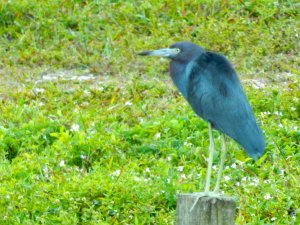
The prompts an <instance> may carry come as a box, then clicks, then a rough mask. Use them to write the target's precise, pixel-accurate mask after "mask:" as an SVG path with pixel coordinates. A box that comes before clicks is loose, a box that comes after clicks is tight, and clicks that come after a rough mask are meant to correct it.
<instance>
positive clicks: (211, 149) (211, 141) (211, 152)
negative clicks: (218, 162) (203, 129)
mask: <svg viewBox="0 0 300 225" xmlns="http://www.w3.org/2000/svg"><path fill="white" fill-rule="evenodd" d="M208 134H209V156H208V167H207V171H206V182H205V189H204V193H197V194H198V197H197V199H196V200H195V202H194V204H193V205H192V207H191V208H190V212H192V211H193V209H194V208H195V206H196V204H197V202H198V201H199V199H200V198H202V197H210V196H211V197H214V194H213V193H210V192H209V186H210V178H211V168H212V162H213V156H214V150H215V145H214V139H213V135H212V129H211V124H210V123H208ZM216 197H218V196H216Z"/></svg>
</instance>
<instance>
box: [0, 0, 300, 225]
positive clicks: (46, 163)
mask: <svg viewBox="0 0 300 225" xmlns="http://www.w3.org/2000/svg"><path fill="white" fill-rule="evenodd" d="M299 27H300V4H299V2H298V1H296V0H294V1H271V0H258V1H250V0H248V1H243V0H239V1H238V0H227V1H226V0H222V1H208V0H202V1H196V0H190V1H180V0H176V1H170V0H163V1H158V0H151V1H133V0H127V1H118V0H111V1H108V0H101V1H99V0H93V1H92V0H90V1H84V0H81V1H80V0H74V1H70V0H65V1H58V0H51V1H50V0H44V1H38V0H31V1H30V0H15V1H0V224H1V225H14V224H24V225H27V224H28V225H29V224H30V225H31V224H49V225H50V224H70V225H71V224H101V225H106V224H114V225H117V224H122V225H125V224H128V225H129V224H130V225H132V224H134V225H142V224H153V225H154V224H158V225H164V224H174V223H175V210H176V194H177V193H187V192H197V191H199V190H203V188H204V180H205V173H206V167H207V163H206V157H207V151H208V127H207V124H206V123H205V122H204V121H203V120H201V119H199V118H198V117H197V116H196V115H195V114H194V113H193V111H192V110H191V108H190V107H189V105H188V104H187V103H186V102H185V100H184V99H183V97H182V96H181V95H180V94H179V93H178V92H177V90H176V89H175V87H174V85H173V84H172V82H171V80H170V77H169V76H168V73H167V66H168V61H167V60H161V59H158V58H143V57H139V56H137V54H136V53H137V52H139V51H142V50H147V49H155V48H163V47H168V46H169V45H171V44H172V43H174V42H176V41H182V40H189V41H192V42H195V43H197V44H199V45H201V46H203V47H204V48H206V49H209V50H212V51H216V52H221V53H222V54H224V55H226V56H227V57H228V58H229V59H230V61H231V62H232V64H233V65H234V67H235V68H236V70H237V72H238V74H239V76H240V79H241V82H242V84H243V86H244V88H245V91H246V93H247V97H248V100H249V102H250V104H251V105H252V107H253V111H254V113H255V115H256V118H257V120H258V122H259V124H260V125H261V128H262V129H263V131H264V134H265V138H266V142H267V147H266V150H265V154H264V155H263V156H262V157H261V158H260V159H259V160H258V161H256V162H254V161H253V160H252V159H251V158H249V157H248V156H247V155H246V154H245V153H244V152H243V150H242V149H241V148H240V147H239V146H238V145H237V144H236V143H235V142H234V141H232V140H228V142H227V143H228V149H229V152H228V156H227V159H226V162H225V170H224V179H223V181H222V183H221V189H222V191H223V192H224V194H225V195H230V196H235V197H236V198H237V199H238V211H237V216H236V224H237V225H239V224H243V225H244V224H248V225H260V224H266V225H267V224H276V225H285V224H294V225H297V224H300V197H299V190H300V167H299V165H300V57H299V52H300V38H299V36H300V29H299ZM214 136H215V139H216V140H217V141H216V148H217V149H220V146H221V143H220V139H218V137H219V134H218V132H216V131H215V132H214ZM219 153H220V152H219V151H216V153H215V160H214V163H215V164H216V165H218V162H219ZM217 169H218V168H217V166H215V167H213V175H214V176H215V175H216V173H217ZM212 182H213V183H214V182H215V179H213V181H212Z"/></svg>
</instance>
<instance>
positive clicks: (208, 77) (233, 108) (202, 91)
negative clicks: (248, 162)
mask: <svg viewBox="0 0 300 225" xmlns="http://www.w3.org/2000/svg"><path fill="white" fill-rule="evenodd" d="M188 68H189V69H188V70H187V71H186V73H188V74H186V75H187V77H188V83H187V90H188V93H187V100H188V102H189V103H190V105H191V107H192V108H193V110H194V111H195V112H196V113H197V114H198V115H199V116H200V117H202V118H203V119H204V120H206V121H207V122H210V123H211V124H212V126H213V127H214V128H215V129H217V130H219V131H221V132H222V133H225V134H226V135H228V136H229V137H231V138H233V139H234V140H235V141H236V142H238V143H239V144H240V145H241V146H242V147H243V148H244V149H245V150H246V152H247V153H248V154H249V155H250V156H251V157H252V158H254V159H256V158H258V157H259V156H260V155H261V154H262V153H263V151H264V148H265V142H264V138H263V135H262V131H261V130H260V128H259V127H258V125H257V123H256V120H255V117H254V115H253V112H252V109H251V107H250V105H249V103H248V101H247V98H246V96H245V94H244V91H243V88H242V86H241V84H240V82H239V79H238V77H237V75H236V73H235V71H234V69H233V68H232V66H231V65H230V63H229V62H228V61H227V59H226V58H225V57H224V56H222V55H219V54H216V53H211V52H207V53H204V54H202V55H201V56H200V57H199V58H197V59H196V60H195V61H193V62H191V64H190V65H189V66H188Z"/></svg>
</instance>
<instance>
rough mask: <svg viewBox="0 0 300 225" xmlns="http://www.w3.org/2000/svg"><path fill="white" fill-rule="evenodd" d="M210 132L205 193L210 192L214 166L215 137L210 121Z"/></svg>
mask: <svg viewBox="0 0 300 225" xmlns="http://www.w3.org/2000/svg"><path fill="white" fill-rule="evenodd" d="M208 134H209V157H208V167H207V172H206V182H205V189H204V192H205V193H208V192H209V186H210V178H211V168H212V162H213V157H214V150H215V145H214V139H213V134H212V129H211V124H210V123H208Z"/></svg>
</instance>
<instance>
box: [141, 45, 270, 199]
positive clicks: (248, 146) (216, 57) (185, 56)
mask: <svg viewBox="0 0 300 225" xmlns="http://www.w3.org/2000/svg"><path fill="white" fill-rule="evenodd" d="M138 55H140V56H158V57H164V58H168V59H169V60H170V63H169V74H170V76H171V79H172V80H173V83H174V84H175V86H176V87H177V89H178V91H179V92H180V93H181V94H182V96H183V97H184V98H185V99H186V101H187V102H188V103H189V105H190V106H191V108H192V109H193V111H194V112H195V113H196V114H197V115H198V116H199V117H200V118H202V119H203V120H205V121H206V122H207V123H208V133H209V153H208V160H207V161H208V166H207V172H206V181H205V189H204V192H203V193H204V195H211V196H214V194H215V195H218V194H220V180H221V177H222V171H223V167H224V162H225V158H226V143H225V136H228V137H230V138H232V139H233V140H234V141H235V142H237V143H238V144H239V145H240V146H241V147H242V148H243V149H244V150H245V152H246V154H248V155H249V156H250V157H251V158H253V159H254V160H257V159H258V158H259V157H261V156H262V154H263V153H264V150H265V145H266V143H265V138H264V135H263V132H262V130H261V129H260V127H259V125H258V123H257V121H256V119H255V116H254V114H253V111H252V108H251V106H250V104H249V102H248V100H247V97H246V94H245V92H244V89H243V87H242V85H241V82H240V80H239V78H238V75H237V73H236V71H235V69H234V67H233V66H232V64H231V63H230V61H229V60H228V59H227V58H226V57H225V56H224V55H222V54H220V53H217V52H213V51H208V50H205V49H204V48H202V47H200V46H199V45H197V44H194V43H192V42H187V41H183V42H176V43H174V44H172V45H171V46H170V47H169V48H162V49H157V50H147V51H142V52H140V53H138ZM212 129H215V130H217V131H219V132H220V133H221V154H220V155H221V156H220V158H221V159H220V166H219V170H218V173H217V179H216V184H215V188H214V190H213V191H210V181H211V168H212V162H213V155H214V151H215V147H214V140H213V134H212ZM195 203H196V202H195ZM194 205H195V204H194Z"/></svg>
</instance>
